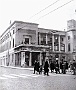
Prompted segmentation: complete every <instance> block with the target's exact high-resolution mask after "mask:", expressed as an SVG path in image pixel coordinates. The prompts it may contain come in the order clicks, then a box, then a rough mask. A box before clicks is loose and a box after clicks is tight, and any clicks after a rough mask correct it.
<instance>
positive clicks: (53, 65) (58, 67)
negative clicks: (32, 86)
mask: <svg viewBox="0 0 76 90" xmlns="http://www.w3.org/2000/svg"><path fill="white" fill-rule="evenodd" d="M72 66H73V67H74V69H73V70H74V74H75V69H76V64H75V63H74V64H73V65H72ZM68 68H69V64H68V62H67V61H64V60H61V62H60V64H59V63H58V60H56V62H53V61H51V62H50V63H48V60H46V61H45V62H44V65H40V64H39V61H37V60H36V61H35V63H34V74H35V73H37V74H38V73H39V74H41V73H42V70H43V71H44V75H47V76H49V69H50V70H51V73H53V72H55V73H56V74H57V73H62V74H66V70H68Z"/></svg>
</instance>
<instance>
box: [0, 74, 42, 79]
mask: <svg viewBox="0 0 76 90" xmlns="http://www.w3.org/2000/svg"><path fill="white" fill-rule="evenodd" d="M40 76H41V75H36V74H3V75H1V76H0V80H1V79H16V78H29V79H31V78H36V77H40Z"/></svg>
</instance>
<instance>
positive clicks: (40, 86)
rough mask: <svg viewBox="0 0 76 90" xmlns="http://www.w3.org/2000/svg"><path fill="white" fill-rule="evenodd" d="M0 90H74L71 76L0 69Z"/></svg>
mask: <svg viewBox="0 0 76 90" xmlns="http://www.w3.org/2000/svg"><path fill="white" fill-rule="evenodd" d="M0 90H76V76H75V75H71V74H55V73H53V74H51V73H49V76H44V75H43V74H42V75H36V74H33V71H32V70H28V69H26V70H25V69H15V68H13V69H12V68H4V67H0Z"/></svg>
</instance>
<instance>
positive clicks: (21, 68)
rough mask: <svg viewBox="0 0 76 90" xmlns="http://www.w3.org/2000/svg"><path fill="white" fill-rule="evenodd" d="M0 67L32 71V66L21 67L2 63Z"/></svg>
mask: <svg viewBox="0 0 76 90" xmlns="http://www.w3.org/2000/svg"><path fill="white" fill-rule="evenodd" d="M0 67H4V68H12V69H20V70H30V71H33V68H23V67H14V66H3V65H0Z"/></svg>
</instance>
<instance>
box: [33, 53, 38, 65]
mask: <svg viewBox="0 0 76 90" xmlns="http://www.w3.org/2000/svg"><path fill="white" fill-rule="evenodd" d="M38 55H39V52H33V53H32V66H34V62H35V60H38Z"/></svg>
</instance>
